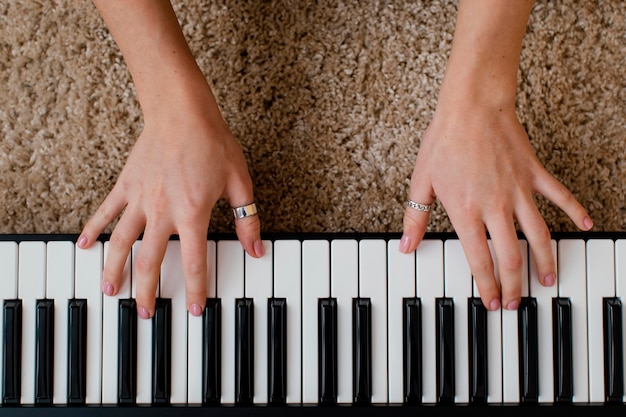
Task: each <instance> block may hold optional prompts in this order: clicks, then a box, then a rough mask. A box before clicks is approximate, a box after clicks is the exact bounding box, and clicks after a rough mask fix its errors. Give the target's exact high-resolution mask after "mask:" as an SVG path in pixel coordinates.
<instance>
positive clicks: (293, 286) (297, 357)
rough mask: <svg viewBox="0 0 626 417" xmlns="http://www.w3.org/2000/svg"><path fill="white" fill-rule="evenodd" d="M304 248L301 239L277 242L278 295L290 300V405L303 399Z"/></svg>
mask: <svg viewBox="0 0 626 417" xmlns="http://www.w3.org/2000/svg"><path fill="white" fill-rule="evenodd" d="M301 250H302V249H301V244H300V241H299V240H277V241H276V242H274V297H276V298H286V299H287V404H299V403H300V402H301V401H302V361H301V359H302V344H301V340H302V339H301V337H302V321H301V320H302V295H301V290H302V278H301V262H302V254H301ZM306 297H310V295H309V294H306Z"/></svg>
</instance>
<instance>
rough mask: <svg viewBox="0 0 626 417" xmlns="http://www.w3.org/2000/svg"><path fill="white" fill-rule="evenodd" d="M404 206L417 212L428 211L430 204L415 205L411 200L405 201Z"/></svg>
mask: <svg viewBox="0 0 626 417" xmlns="http://www.w3.org/2000/svg"><path fill="white" fill-rule="evenodd" d="M406 205H407V206H408V207H411V208H412V209H413V210H417V211H426V212H428V211H430V204H422V203H417V202H415V201H413V200H407V201H406Z"/></svg>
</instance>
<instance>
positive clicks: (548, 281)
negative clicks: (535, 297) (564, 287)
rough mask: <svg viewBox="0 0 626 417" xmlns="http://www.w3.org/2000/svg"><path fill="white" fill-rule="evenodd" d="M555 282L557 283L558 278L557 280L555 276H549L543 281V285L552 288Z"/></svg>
mask: <svg viewBox="0 0 626 417" xmlns="http://www.w3.org/2000/svg"><path fill="white" fill-rule="evenodd" d="M555 281H556V278H555V276H554V274H548V275H546V277H545V278H544V279H543V285H545V286H546V287H551V286H553V285H554V282H555Z"/></svg>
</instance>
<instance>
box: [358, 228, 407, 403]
mask: <svg viewBox="0 0 626 417" xmlns="http://www.w3.org/2000/svg"><path fill="white" fill-rule="evenodd" d="M386 252H387V244H386V242H385V241H384V240H382V239H363V240H361V241H360V242H359V297H362V298H369V299H370V300H371V308H372V311H371V317H372V334H371V337H372V356H371V358H372V403H373V404H383V403H387V401H388V398H387V397H388V394H387V279H386V277H387V253H386ZM400 340H402V339H400Z"/></svg>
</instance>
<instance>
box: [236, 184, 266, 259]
mask: <svg viewBox="0 0 626 417" xmlns="http://www.w3.org/2000/svg"><path fill="white" fill-rule="evenodd" d="M228 187H229V190H228V202H229V204H230V206H231V207H233V208H236V207H245V206H249V205H250V204H252V203H254V193H253V192H252V181H251V180H250V177H249V176H246V177H243V178H241V177H239V176H236V177H235V179H234V180H231V181H230V183H229V185H228ZM258 209H259V207H258V206H257V210H258ZM235 232H236V233H237V238H238V239H239V242H240V243H241V246H243V248H244V250H245V251H246V252H247V253H248V254H249V255H250V256H252V257H255V258H260V257H262V256H263V255H265V248H264V247H263V243H262V242H261V220H260V219H259V214H258V213H256V214H254V215H249V216H246V217H244V218H241V219H237V218H236V219H235Z"/></svg>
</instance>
